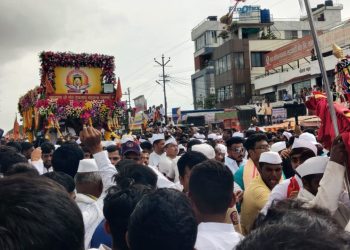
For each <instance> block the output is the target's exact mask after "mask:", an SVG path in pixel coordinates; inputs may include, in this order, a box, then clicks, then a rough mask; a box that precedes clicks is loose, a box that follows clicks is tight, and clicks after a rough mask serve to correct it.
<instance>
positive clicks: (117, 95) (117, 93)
mask: <svg viewBox="0 0 350 250" xmlns="http://www.w3.org/2000/svg"><path fill="white" fill-rule="evenodd" d="M122 97H123V92H122V85H121V83H120V79H119V77H118V83H117V90H116V91H115V99H116V100H117V101H118V102H120V100H121V99H122Z"/></svg>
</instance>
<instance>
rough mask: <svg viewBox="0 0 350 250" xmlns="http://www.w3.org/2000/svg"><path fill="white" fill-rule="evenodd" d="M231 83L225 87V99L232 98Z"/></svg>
mask: <svg viewBox="0 0 350 250" xmlns="http://www.w3.org/2000/svg"><path fill="white" fill-rule="evenodd" d="M232 94H233V93H232V85H228V86H226V87H225V100H230V99H232Z"/></svg>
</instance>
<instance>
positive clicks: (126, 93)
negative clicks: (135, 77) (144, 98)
mask: <svg viewBox="0 0 350 250" xmlns="http://www.w3.org/2000/svg"><path fill="white" fill-rule="evenodd" d="M123 95H127V96H128V101H127V102H128V103H129V109H130V108H131V102H130V88H128V92H125V93H124V94H123Z"/></svg>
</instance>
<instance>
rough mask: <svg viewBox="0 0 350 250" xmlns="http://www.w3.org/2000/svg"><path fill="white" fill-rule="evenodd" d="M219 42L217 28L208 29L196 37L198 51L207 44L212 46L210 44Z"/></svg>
mask: <svg viewBox="0 0 350 250" xmlns="http://www.w3.org/2000/svg"><path fill="white" fill-rule="evenodd" d="M217 42H218V37H217V33H216V31H215V30H213V31H207V32H205V33H204V34H203V35H201V36H200V37H198V38H197V39H196V42H195V47H196V48H195V49H196V51H198V50H200V49H202V48H204V47H205V46H210V45H213V44H216V43H217Z"/></svg>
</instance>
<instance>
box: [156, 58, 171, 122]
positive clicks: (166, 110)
mask: <svg viewBox="0 0 350 250" xmlns="http://www.w3.org/2000/svg"><path fill="white" fill-rule="evenodd" d="M154 61H155V62H156V63H158V64H159V65H160V66H161V67H162V72H163V74H162V76H161V77H162V78H163V80H162V81H163V93H164V110H165V124H168V103H167V99H166V88H165V83H166V82H167V80H166V79H165V78H166V75H165V69H164V68H165V66H166V65H167V64H168V63H169V62H170V57H169V58H168V60H167V61H166V62H164V54H163V55H162V63H160V62H158V61H157V59H156V58H154ZM156 82H157V83H158V84H160V82H159V81H156Z"/></svg>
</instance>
